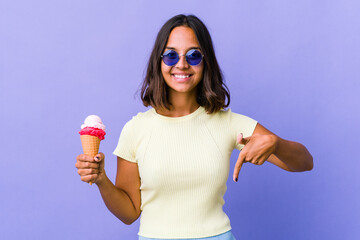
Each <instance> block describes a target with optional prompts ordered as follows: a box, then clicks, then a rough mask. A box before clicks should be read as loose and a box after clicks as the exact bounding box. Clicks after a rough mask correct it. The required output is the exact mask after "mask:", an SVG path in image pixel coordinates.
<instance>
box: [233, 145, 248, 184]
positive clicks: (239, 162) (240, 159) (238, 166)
mask: <svg viewBox="0 0 360 240" xmlns="http://www.w3.org/2000/svg"><path fill="white" fill-rule="evenodd" d="M244 160H245V152H243V151H241V152H240V154H239V157H238V159H237V161H236V164H235V168H234V174H233V180H234V182H237V181H238V177H239V172H240V169H241V167H242V165H243V163H244Z"/></svg>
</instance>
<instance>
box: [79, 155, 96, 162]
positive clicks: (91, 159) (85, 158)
mask: <svg viewBox="0 0 360 240" xmlns="http://www.w3.org/2000/svg"><path fill="white" fill-rule="evenodd" d="M76 160H78V161H81V162H95V160H94V157H92V156H90V155H86V154H80V155H79V156H77V157H76Z"/></svg>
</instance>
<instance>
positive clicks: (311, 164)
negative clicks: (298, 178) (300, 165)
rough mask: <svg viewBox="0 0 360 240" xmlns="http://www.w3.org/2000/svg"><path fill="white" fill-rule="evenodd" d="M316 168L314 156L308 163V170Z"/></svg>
mask: <svg viewBox="0 0 360 240" xmlns="http://www.w3.org/2000/svg"><path fill="white" fill-rule="evenodd" d="M313 168H314V161H313V158H312V157H311V158H310V161H309V164H308V169H307V171H311V170H312V169H313Z"/></svg>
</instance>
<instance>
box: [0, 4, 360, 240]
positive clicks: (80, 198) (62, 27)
mask: <svg viewBox="0 0 360 240" xmlns="http://www.w3.org/2000/svg"><path fill="white" fill-rule="evenodd" d="M219 2H220V1H205V0H204V1H181V2H179V1H178V2H171V1H156V3H157V4H155V3H154V1H145V0H144V1H126V2H121V1H92V0H86V1H84V0H79V1H68V0H63V1H57V2H54V1H45V0H42V1H41V0H37V1H22V2H21V3H19V1H11V0H5V1H1V3H0V56H1V59H0V113H1V117H0V126H1V128H2V133H3V137H2V138H1V140H0V141H1V144H0V146H1V150H2V160H1V161H0V169H1V174H0V203H1V204H0V221H1V222H0V232H1V233H2V238H3V239H25V238H26V239H88V240H90V239H129V240H133V239H136V235H137V231H138V226H139V221H137V222H136V223H134V224H133V225H131V226H127V225H125V224H123V223H122V222H120V221H119V220H117V219H116V218H115V217H114V216H113V215H112V214H111V213H110V212H108V211H107V209H106V207H105V205H104V204H103V202H102V199H101V197H100V194H99V192H98V190H97V187H96V186H89V185H87V184H85V183H83V182H81V181H80V178H79V176H78V174H77V172H76V168H75V166H74V164H75V157H76V156H77V155H78V154H80V153H81V152H82V150H81V144H80V138H79V135H78V134H77V131H78V130H79V128H80V125H81V123H82V121H83V120H84V118H85V117H86V116H87V115H89V114H97V115H99V116H101V117H102V119H103V121H104V123H105V125H106V126H107V136H106V140H105V141H103V142H102V144H101V151H103V152H104V153H105V154H106V156H107V159H106V171H107V173H108V175H109V177H110V178H111V179H112V180H113V179H114V178H115V167H116V161H115V159H116V158H115V156H113V155H112V151H113V150H114V148H115V146H116V144H117V140H118V137H119V134H120V132H121V129H122V127H123V125H124V123H125V122H126V121H128V120H129V119H130V118H131V116H133V115H135V114H136V113H137V112H138V111H145V110H146V108H145V107H143V106H142V103H141V101H140V100H139V97H138V96H137V95H135V92H136V90H137V88H138V86H139V84H140V83H141V81H142V76H143V73H144V69H145V66H146V62H147V59H148V57H149V54H150V51H151V48H152V46H153V43H154V40H155V37H156V34H157V32H158V30H159V28H160V27H161V25H162V24H163V23H164V22H165V21H166V20H167V19H168V18H170V17H172V16H173V15H176V14H178V13H193V14H196V15H197V16H198V17H200V18H201V19H202V20H203V21H204V22H205V23H206V24H207V26H208V28H209V30H210V32H211V34H212V37H213V41H214V44H215V48H216V49H215V50H216V53H217V56H218V60H219V62H220V66H221V67H222V70H223V72H224V75H225V77H226V82H227V84H228V86H229V88H230V90H231V94H232V99H231V100H232V101H231V108H232V110H233V111H234V112H238V113H242V114H245V115H248V116H250V117H252V118H254V119H256V120H258V121H259V122H260V123H262V124H263V125H264V126H266V127H267V128H268V129H270V130H271V131H273V132H275V133H276V134H278V135H279V136H281V137H283V138H286V139H290V140H294V141H299V142H301V143H303V144H304V145H306V146H307V148H308V149H309V150H310V152H311V153H312V155H313V157H314V170H313V171H311V172H306V173H289V172H285V171H283V170H281V169H280V168H277V167H275V166H274V165H271V164H269V163H266V164H264V165H263V166H261V167H258V166H254V165H251V164H248V165H245V166H244V167H243V169H242V171H241V173H240V179H239V182H238V183H236V184H235V183H233V182H232V181H231V175H232V171H233V166H234V164H235V161H236V158H237V154H238V152H236V151H234V153H233V156H232V159H231V162H232V169H231V173H230V178H229V182H228V192H227V194H226V198H225V200H226V204H225V207H224V209H225V211H226V212H227V213H228V214H229V216H230V218H231V222H232V226H233V232H234V234H235V236H236V237H237V239H292V240H294V239H329V240H330V239H359V238H360V220H359V215H360V201H358V199H357V197H359V189H360V177H359V175H358V173H359V170H358V169H359V168H360V161H359V160H358V157H357V156H358V152H357V150H358V149H359V146H358V144H359V140H358V136H359V134H360V131H359V129H360V128H359V125H358V123H359V117H360V113H359V107H358V103H359V102H360V97H359V94H358V92H359V82H360V78H359V71H358V70H356V67H357V68H358V67H359V65H360V57H359V55H360V54H359V53H360V51H359V50H360V47H359V46H360V45H359V42H360V39H359V38H360V28H359V23H360V16H359V14H358V12H359V10H360V3H359V1H357V0H352V1H350V0H342V1H331V0H327V1H325V0H323V1H321V0H320V1H313V0H304V1H295V0H293V1H289V0H274V1H223V2H221V3H219ZM355 123H357V124H356V125H355Z"/></svg>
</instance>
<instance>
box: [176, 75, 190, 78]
mask: <svg viewBox="0 0 360 240" xmlns="http://www.w3.org/2000/svg"><path fill="white" fill-rule="evenodd" d="M174 76H175V77H176V78H188V77H190V75H174Z"/></svg>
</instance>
